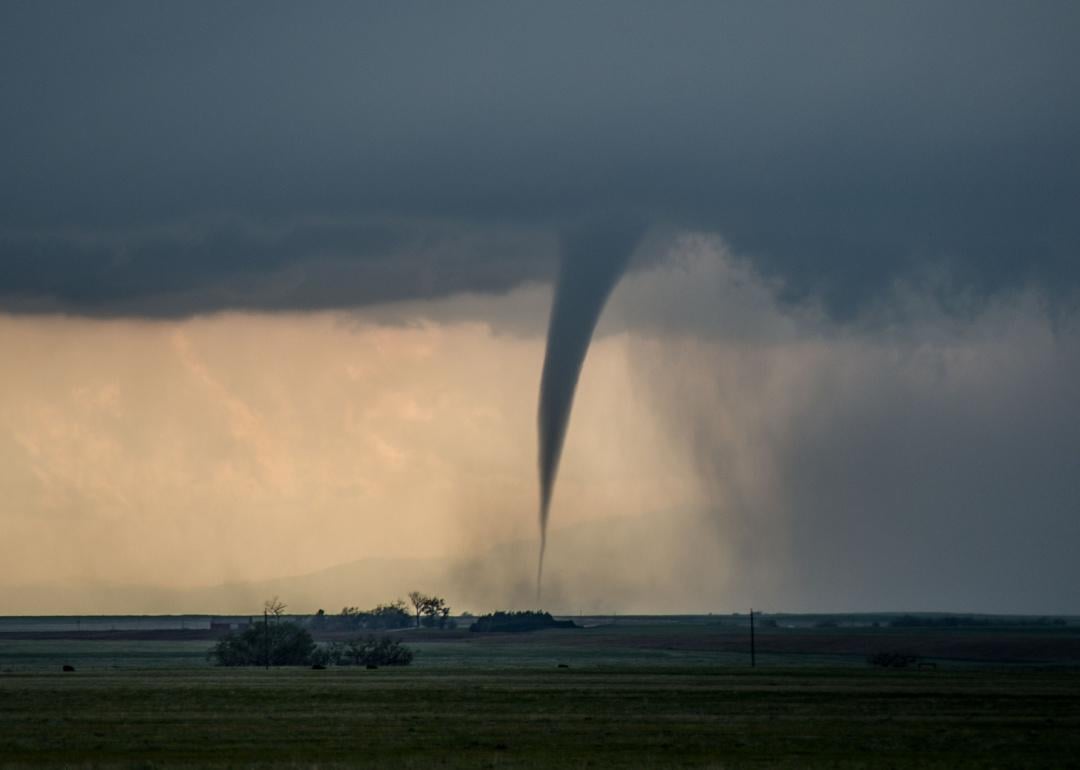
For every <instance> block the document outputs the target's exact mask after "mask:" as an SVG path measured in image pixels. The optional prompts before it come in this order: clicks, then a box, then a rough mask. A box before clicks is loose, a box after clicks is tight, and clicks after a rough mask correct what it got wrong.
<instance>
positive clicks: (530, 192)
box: [0, 2, 1080, 315]
mask: <svg viewBox="0 0 1080 770" xmlns="http://www.w3.org/2000/svg"><path fill="white" fill-rule="evenodd" d="M1077 39H1080V10H1078V7H1077V6H1076V4H1075V3H1070V2H1059V3H1055V2H1042V3H1037V4H1028V3H1019V2H1015V3H1008V2H953V3H948V4H940V3H918V2H916V3H912V2H903V3H900V2H897V3H872V4H865V3H855V2H851V3H815V4H791V3H769V2H762V3H753V4H749V3H713V2H710V3H690V2H686V3H678V2H677V3H668V4H663V5H658V4H651V3H649V4H646V3H630V2H617V3H616V2H612V3H588V4H581V3H566V4H560V3H544V4H541V5H531V4H516V3H497V4H496V3H492V4H478V3H457V4H439V3H412V4H400V3H398V4H376V3H371V4H358V3H325V4H321V5H320V6H319V7H318V8H317V9H312V8H310V7H304V6H300V5H296V4H289V3H245V2H239V3H218V4H210V5H205V6H199V7H198V8H194V9H193V8H192V7H191V6H189V5H187V4H183V3H173V4H168V3H166V4H149V3H144V2H131V3H120V2H109V3H96V4H85V3H62V2H48V3H18V4H15V3H9V4H6V5H5V6H4V8H3V10H2V11H0V72H2V73H3V74H2V75H0V77H2V85H0V104H2V105H3V110H4V118H5V119H4V120H3V121H0V175H2V177H3V178H4V180H5V181H4V184H3V185H2V186H0V264H3V267H4V269H3V271H2V273H0V306H2V307H5V308H7V309H9V310H11V309H13V310H34V309H49V310H56V309H61V310H66V311H71V312H79V313H94V314H110V313H119V314H134V315H143V314H155V313H158V314H160V313H167V314H179V315H183V314H185V313H191V312H200V311H206V310H214V309H224V308H231V307H255V308H268V309H275V308H282V307H288V308H304V307H328V306H330V307H333V306H349V305H359V304H366V303H370V302H376V301H380V300H387V299H400V298H410V297H428V296H437V295H443V294H447V293H451V292H456V291H464V290H478V291H498V290H504V289H506V288H508V287H510V286H513V285H515V284H516V283H520V282H521V281H523V280H529V279H534V278H544V279H546V278H549V277H550V276H551V275H552V269H551V261H550V258H549V257H547V256H544V254H545V253H548V252H545V251H544V249H543V248H539V247H537V246H536V244H535V234H536V233H537V232H544V231H558V230H561V229H563V228H565V227H566V226H567V225H568V224H569V223H573V222H576V221H578V220H579V219H581V218H588V217H589V216H590V214H592V213H594V212H596V211H603V212H608V211H612V210H615V211H620V210H621V211H626V212H628V213H631V214H633V215H635V216H642V217H644V218H645V219H647V220H650V221H658V222H665V223H669V224H670V223H673V224H675V225H676V226H685V227H693V228H701V229H707V230H715V231H717V232H720V233H721V234H723V235H724V236H725V237H726V238H727V239H729V241H730V242H731V244H732V246H733V248H734V250H735V251H736V253H740V254H747V255H751V256H753V257H754V258H755V260H756V261H757V264H758V265H759V267H760V268H761V269H762V270H764V271H765V272H767V273H769V274H772V275H775V276H778V277H780V278H782V279H783V281H784V282H785V284H786V285H787V287H788V289H789V291H791V292H792V293H794V294H796V295H799V294H805V293H808V292H815V293H821V294H823V295H824V296H825V297H826V298H827V300H828V301H829V303H830V306H831V307H832V308H833V309H834V310H837V311H842V312H843V311H851V310H853V309H856V308H858V307H859V306H860V305H862V304H863V303H864V302H865V300H866V299H867V298H868V297H871V296H875V295H876V294H877V293H878V292H880V290H881V289H882V288H883V287H884V286H886V285H888V284H889V283H890V282H891V281H892V280H893V279H895V278H896V277H898V276H906V275H910V274H912V273H917V272H919V271H920V270H922V269H924V267H925V266H928V265H939V264H944V265H945V266H946V267H947V269H948V270H949V271H950V272H951V273H952V274H953V276H954V277H955V279H956V280H957V281H958V283H959V284H961V285H963V286H965V287H971V288H974V289H976V290H979V291H993V290H997V289H1000V288H1002V287H1011V286H1016V285H1020V284H1025V283H1029V282H1037V283H1040V284H1042V285H1044V286H1046V287H1052V288H1054V289H1060V288H1063V287H1064V288H1065V289H1067V290H1070V291H1071V290H1073V289H1074V288H1075V286H1076V283H1077V280H1078V278H1080V268H1078V267H1077V266H1078V265H1080V260H1078V259H1077V258H1076V257H1077V254H1078V252H1080V248H1078V246H1080V224H1078V221H1080V218H1077V217H1076V216H1075V212H1076V211H1077V210H1078V208H1080V206H1078V204H1080V149H1078V142H1077V139H1076V137H1077V136H1080V103H1078V100H1077V99H1076V98H1075V95H1076V93H1078V92H1080V47H1078V46H1076V45H1075V41H1076V40H1077ZM223 222H224V223H226V224H222V223H223ZM433 222H435V223H440V224H439V225H438V226H435V225H432V223H433ZM343 223H344V224H343ZM447 223H451V224H452V227H451V226H449V225H448V224H447ZM493 231H497V232H499V233H502V234H503V235H499V236H492V235H491V233H492V232H493ZM508 232H516V234H514V235H506V233H508ZM504 237H505V238H509V239H510V240H511V241H513V242H514V243H516V244H517V246H516V247H515V246H512V245H506V244H504V243H503V241H502V240H500V239H501V238H504ZM522 241H528V243H529V244H531V245H529V246H523V245H522ZM478 242H482V243H483V244H485V245H484V246H479V245H477V244H478Z"/></svg>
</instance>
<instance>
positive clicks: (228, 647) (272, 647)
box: [209, 610, 315, 666]
mask: <svg viewBox="0 0 1080 770" xmlns="http://www.w3.org/2000/svg"><path fill="white" fill-rule="evenodd" d="M267 612H269V610H267ZM313 652H315V641H314V640H313V639H312V638H311V634H309V633H308V632H307V629H305V628H304V627H303V626H301V625H300V624H299V623H293V622H292V621H280V622H277V623H272V624H269V625H265V624H263V623H253V624H252V625H250V626H248V627H247V628H246V629H244V630H243V631H240V632H236V631H233V632H231V633H229V634H226V635H225V636H224V637H223V638H222V639H221V640H220V641H219V642H218V643H217V644H215V645H214V646H213V647H212V648H211V649H210V652H209V657H210V659H211V660H213V661H214V663H215V664H216V665H219V666H267V665H269V666H305V665H307V664H308V663H309V662H310V660H311V655H312V653H313Z"/></svg>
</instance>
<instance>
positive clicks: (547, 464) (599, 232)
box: [536, 222, 642, 598]
mask: <svg viewBox="0 0 1080 770" xmlns="http://www.w3.org/2000/svg"><path fill="white" fill-rule="evenodd" d="M641 233H642V228H641V227H640V225H638V224H637V223H633V224H628V223H623V222H620V223H610V222H609V223H604V224H592V225H589V226H586V227H583V228H580V229H578V230H575V231H572V232H569V233H566V234H565V235H564V236H563V239H562V248H561V262H560V265H559V277H558V280H557V281H556V283H555V296H554V299H553V301H552V306H551V320H550V321H549V324H548V337H547V352H546V353H545V355H544V370H543V374H542V375H541V378H540V406H539V409H538V414H537V427H538V434H539V466H540V557H539V560H538V564H537V569H536V593H537V598H539V595H540V584H541V578H542V577H543V573H544V550H545V548H546V546H547V525H548V516H549V513H550V509H551V496H552V493H553V492H554V488H555V476H556V474H557V473H558V471H559V458H560V456H561V455H562V449H563V443H564V442H565V440H566V429H567V426H568V425H569V422H570V409H571V407H572V406H573V403H574V391H575V390H576V389H577V383H578V378H579V376H580V375H581V366H582V364H583V363H584V362H585V354H586V353H588V350H589V342H590V340H591V339H592V335H593V330H594V329H595V328H596V323H597V321H598V320H599V319H600V313H601V311H603V309H604V304H605V303H606V302H607V298H608V296H609V295H610V294H611V290H612V289H613V288H615V284H617V283H618V281H619V278H620V276H621V275H622V273H623V271H624V270H625V269H626V264H627V262H628V261H629V259H630V255H631V253H632V252H633V250H634V248H635V246H636V245H637V242H638V240H639V239H640V238H641Z"/></svg>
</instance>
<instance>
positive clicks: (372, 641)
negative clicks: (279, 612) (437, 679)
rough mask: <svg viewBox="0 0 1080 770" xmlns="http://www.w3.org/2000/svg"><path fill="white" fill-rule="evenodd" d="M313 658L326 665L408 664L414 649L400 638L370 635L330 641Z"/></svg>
mask: <svg viewBox="0 0 1080 770" xmlns="http://www.w3.org/2000/svg"><path fill="white" fill-rule="evenodd" d="M312 660H314V661H316V662H318V663H321V664H322V665H324V666H407V665H409V664H410V663H412V661H413V651H412V650H410V649H409V648H408V647H406V646H405V645H403V644H402V643H401V641H400V640H399V639H391V638H390V637H388V636H383V637H376V636H372V635H369V636H367V637H366V638H363V639H352V640H351V641H348V642H344V643H343V642H330V644H328V645H326V646H325V647H320V648H319V649H318V650H317V651H316V652H315V655H314V657H313V658H312Z"/></svg>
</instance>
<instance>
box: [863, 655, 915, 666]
mask: <svg viewBox="0 0 1080 770" xmlns="http://www.w3.org/2000/svg"><path fill="white" fill-rule="evenodd" d="M918 661H919V658H918V657H917V656H915V655H911V654H908V653H906V652H875V653H873V654H871V655H867V656H866V662H867V663H869V664H870V665H871V666H880V667H882V668H907V667H908V666H911V665H914V664H915V663H917V662H918Z"/></svg>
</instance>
